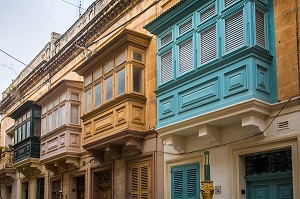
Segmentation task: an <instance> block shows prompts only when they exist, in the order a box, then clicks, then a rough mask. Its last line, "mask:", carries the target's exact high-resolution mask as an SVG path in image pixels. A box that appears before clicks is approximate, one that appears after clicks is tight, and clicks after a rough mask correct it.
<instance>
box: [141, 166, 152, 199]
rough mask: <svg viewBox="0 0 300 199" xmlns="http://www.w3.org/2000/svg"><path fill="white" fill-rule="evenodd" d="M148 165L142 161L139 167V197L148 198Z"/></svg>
mask: <svg viewBox="0 0 300 199" xmlns="http://www.w3.org/2000/svg"><path fill="white" fill-rule="evenodd" d="M149 167H150V165H149V163H144V164H142V165H141V167H140V171H141V175H140V178H141V186H140V190H141V191H140V198H141V199H150V175H149V173H150V172H149V171H150V168H149Z"/></svg>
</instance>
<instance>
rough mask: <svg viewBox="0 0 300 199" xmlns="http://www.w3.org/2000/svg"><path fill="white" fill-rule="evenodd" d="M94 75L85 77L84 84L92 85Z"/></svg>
mask: <svg viewBox="0 0 300 199" xmlns="http://www.w3.org/2000/svg"><path fill="white" fill-rule="evenodd" d="M92 79H93V78H92V75H89V76H87V77H86V78H84V86H87V85H90V84H91V83H92Z"/></svg>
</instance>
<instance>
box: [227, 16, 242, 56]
mask: <svg viewBox="0 0 300 199" xmlns="http://www.w3.org/2000/svg"><path fill="white" fill-rule="evenodd" d="M243 44H244V25H243V11H240V12H238V13H236V14H234V15H233V16H231V17H229V18H227V19H226V20H225V48H226V52H228V51H231V50H233V49H235V48H237V47H240V46H242V45H243Z"/></svg>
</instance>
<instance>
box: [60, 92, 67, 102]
mask: <svg viewBox="0 0 300 199" xmlns="http://www.w3.org/2000/svg"><path fill="white" fill-rule="evenodd" d="M65 100H66V93H63V94H61V96H60V103H61V102H63V101H65Z"/></svg>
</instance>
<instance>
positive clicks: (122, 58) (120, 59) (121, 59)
mask: <svg viewBox="0 0 300 199" xmlns="http://www.w3.org/2000/svg"><path fill="white" fill-rule="evenodd" d="M123 62H125V51H123V52H122V53H121V54H120V55H118V56H117V57H116V66H118V65H120V64H122V63H123Z"/></svg>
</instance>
